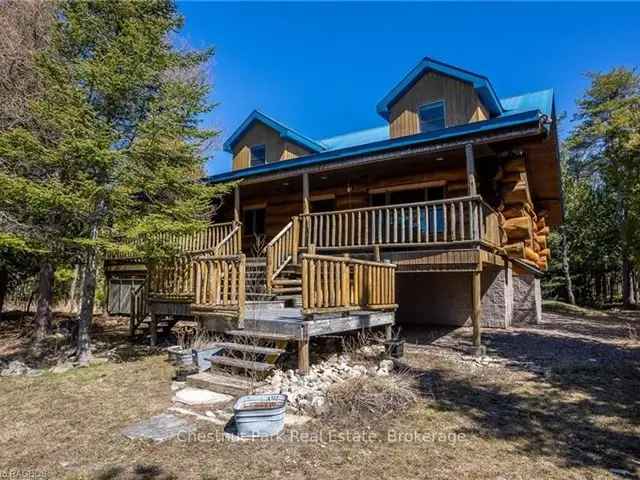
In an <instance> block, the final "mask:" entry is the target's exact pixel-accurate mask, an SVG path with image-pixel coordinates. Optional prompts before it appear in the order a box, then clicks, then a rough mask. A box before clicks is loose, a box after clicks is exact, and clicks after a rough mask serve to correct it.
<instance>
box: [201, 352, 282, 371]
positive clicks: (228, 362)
mask: <svg viewBox="0 0 640 480" xmlns="http://www.w3.org/2000/svg"><path fill="white" fill-rule="evenodd" d="M209 361H210V362H211V363H212V364H214V365H224V366H225V367H237V368H244V369H246V370H256V371H258V372H266V371H268V370H271V369H272V368H273V367H274V366H273V365H272V364H271V363H264V362H251V361H248V360H240V359H239V358H230V357H223V356H214V357H211V358H210V359H209Z"/></svg>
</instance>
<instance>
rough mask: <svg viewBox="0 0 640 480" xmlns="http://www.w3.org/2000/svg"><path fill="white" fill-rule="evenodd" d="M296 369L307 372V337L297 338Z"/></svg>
mask: <svg viewBox="0 0 640 480" xmlns="http://www.w3.org/2000/svg"><path fill="white" fill-rule="evenodd" d="M298 370H300V372H302V373H303V374H305V375H306V374H307V373H309V338H308V337H307V338H305V339H304V340H298Z"/></svg>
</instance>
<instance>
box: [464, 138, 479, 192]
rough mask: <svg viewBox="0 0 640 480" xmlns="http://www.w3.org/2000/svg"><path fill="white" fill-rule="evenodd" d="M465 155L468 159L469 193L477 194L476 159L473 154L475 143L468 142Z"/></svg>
mask: <svg viewBox="0 0 640 480" xmlns="http://www.w3.org/2000/svg"><path fill="white" fill-rule="evenodd" d="M464 156H465V158H466V160H467V187H468V189H469V195H470V196H474V195H477V193H478V190H477V188H476V161H475V158H474V156H473V145H472V144H470V143H467V144H466V145H465V146H464Z"/></svg>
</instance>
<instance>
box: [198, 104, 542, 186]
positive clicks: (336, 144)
mask: <svg viewBox="0 0 640 480" xmlns="http://www.w3.org/2000/svg"><path fill="white" fill-rule="evenodd" d="M515 98H520V97H513V99H515ZM536 98H537V100H538V101H540V100H546V99H547V97H546V96H541V98H538V97H536ZM508 100H512V99H508ZM513 102H514V103H513V105H514V106H515V107H518V106H520V105H526V104H527V102H529V100H520V101H519V102H518V101H515V100H513ZM530 102H531V104H533V103H535V101H534V100H531V101H530ZM542 114H544V112H543V111H542V110H541V109H539V108H533V109H531V110H529V111H514V112H513V113H512V112H506V113H504V114H503V115H501V116H499V117H496V118H492V119H489V120H485V121H482V122H473V123H467V124H464V125H458V126H454V127H449V128H443V129H441V130H437V131H433V132H427V133H419V134H417V135H409V136H405V137H398V138H392V139H389V138H388V127H382V128H385V129H386V130H387V133H385V132H383V130H382V128H374V129H369V130H362V131H360V132H354V133H351V134H346V135H340V136H338V137H332V138H328V139H325V140H323V143H324V142H327V144H326V147H330V146H331V148H332V149H326V150H324V151H321V152H317V153H314V154H311V155H306V156H304V157H298V158H294V159H291V160H283V161H279V162H275V163H268V164H266V165H259V166H256V167H250V168H243V169H240V170H233V171H230V172H225V173H221V174H218V175H212V176H210V177H208V178H207V181H209V182H227V181H232V180H239V179H242V178H247V177H255V176H258V175H262V174H267V173H274V172H280V171H285V170H293V169H297V168H301V167H309V166H314V165H320V164H328V163H333V162H339V161H340V160H343V159H345V158H349V157H354V156H363V155H369V154H374V153H379V152H383V151H385V150H393V149H398V148H406V147H411V146H416V145H420V144H428V143H433V142H436V141H444V140H451V139H454V138H456V137H464V136H468V135H474V134H478V133H483V132H489V131H492V130H498V129H502V128H509V127H516V126H522V125H525V124H529V123H533V122H538V121H539V120H540V116H541V115H542ZM362 140H364V141H365V143H363V144H356V143H354V142H357V141H362ZM370 140H373V141H370Z"/></svg>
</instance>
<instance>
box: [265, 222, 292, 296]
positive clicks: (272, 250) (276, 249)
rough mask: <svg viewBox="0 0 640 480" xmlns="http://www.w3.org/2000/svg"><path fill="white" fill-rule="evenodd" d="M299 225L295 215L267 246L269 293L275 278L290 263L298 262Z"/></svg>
mask: <svg viewBox="0 0 640 480" xmlns="http://www.w3.org/2000/svg"><path fill="white" fill-rule="evenodd" d="M299 226H300V224H299V219H298V217H294V218H293V219H292V220H291V221H290V222H289V223H288V224H287V225H286V226H285V227H284V228H283V229H282V230H281V231H280V233H278V234H277V235H276V236H275V237H273V239H272V240H271V241H270V242H269V243H268V244H267V246H266V247H265V251H266V255H267V271H266V277H267V293H271V291H272V289H273V280H275V279H276V277H277V276H278V275H279V274H280V272H282V270H283V269H284V268H285V267H286V266H287V265H288V264H289V263H298V260H297V258H298V248H299V243H300V234H299V232H300V229H299Z"/></svg>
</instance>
